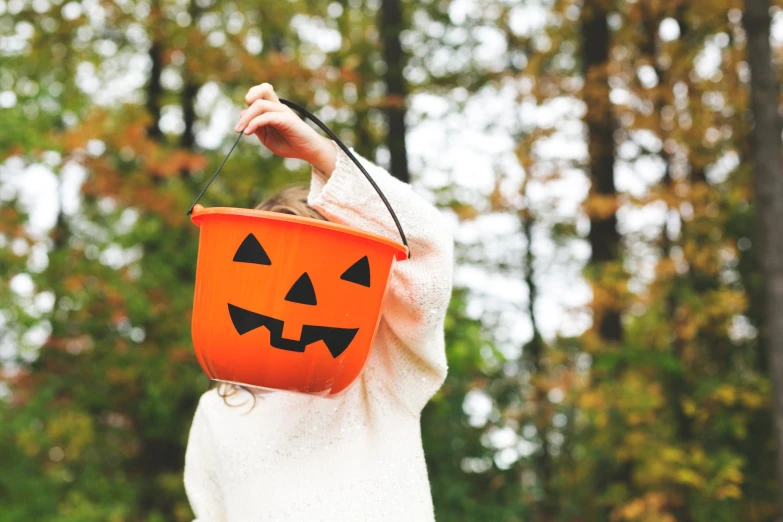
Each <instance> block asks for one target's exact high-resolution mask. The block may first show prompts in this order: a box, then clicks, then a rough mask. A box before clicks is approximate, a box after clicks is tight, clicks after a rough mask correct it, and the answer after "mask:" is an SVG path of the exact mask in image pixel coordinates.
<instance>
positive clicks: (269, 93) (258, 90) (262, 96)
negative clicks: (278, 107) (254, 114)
mask: <svg viewBox="0 0 783 522" xmlns="http://www.w3.org/2000/svg"><path fill="white" fill-rule="evenodd" d="M256 100H268V101H271V102H274V103H280V98H278V97H277V94H275V89H274V87H272V85H270V84H268V83H262V84H261V85H256V86H255V87H251V88H250V90H249V91H247V94H246V95H245V103H247V104H248V105H252V104H253V102H255V101H256Z"/></svg>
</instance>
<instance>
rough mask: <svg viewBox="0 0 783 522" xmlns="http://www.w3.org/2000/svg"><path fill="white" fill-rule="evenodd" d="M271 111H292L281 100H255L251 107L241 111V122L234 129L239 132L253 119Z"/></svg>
mask: <svg viewBox="0 0 783 522" xmlns="http://www.w3.org/2000/svg"><path fill="white" fill-rule="evenodd" d="M270 112H290V111H289V109H288V107H286V106H285V105H283V104H282V103H280V102H272V101H268V100H262V99H258V100H256V101H254V102H253V103H252V104H251V105H250V107H248V108H247V109H245V110H244V111H242V112H241V113H240V116H239V123H237V126H236V127H234V131H236V132H239V131H241V130H242V129H244V128H246V127H247V124H248V123H249V122H250V121H251V120H252V119H253V118H256V117H258V116H260V115H262V114H266V113H270Z"/></svg>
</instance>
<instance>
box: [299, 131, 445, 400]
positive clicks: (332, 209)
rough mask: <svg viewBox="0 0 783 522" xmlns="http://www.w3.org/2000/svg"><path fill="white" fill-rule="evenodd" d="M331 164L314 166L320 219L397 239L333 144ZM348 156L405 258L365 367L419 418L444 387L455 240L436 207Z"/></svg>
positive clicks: (313, 196) (314, 200) (313, 192)
mask: <svg viewBox="0 0 783 522" xmlns="http://www.w3.org/2000/svg"><path fill="white" fill-rule="evenodd" d="M332 143H333V144H334V146H335V148H336V150H337V164H336V167H335V170H334V172H333V173H332V175H331V176H329V177H328V179H326V176H324V174H323V173H322V172H320V171H319V170H318V169H316V168H313V176H312V181H311V187H310V195H309V198H308V203H309V204H310V205H311V206H312V207H313V208H315V209H316V210H318V211H319V212H320V213H321V214H322V215H323V216H324V217H325V218H327V219H328V220H329V221H333V222H335V223H342V224H345V225H349V226H352V227H355V228H358V229H362V230H366V231H369V232H374V233H376V234H379V235H381V236H384V237H387V238H390V239H393V240H396V241H398V242H399V241H400V236H399V232H398V231H397V227H396V226H395V224H394V221H393V220H392V217H391V215H390V214H389V211H388V210H387V209H386V206H385V205H384V204H383V202H382V201H381V199H380V197H379V196H378V194H377V193H376V192H375V190H374V189H373V188H372V185H370V182H369V181H367V179H366V178H365V177H364V175H363V174H362V172H361V171H360V170H359V169H358V167H357V166H356V165H355V164H354V163H353V161H352V160H351V159H350V157H348V155H347V154H345V152H344V151H343V150H342V149H340V148H339V147H338V146H337V144H336V143H335V142H332ZM351 152H352V153H353V154H354V155H355V156H356V157H357V159H358V160H359V161H360V162H361V163H362V165H363V166H364V168H365V169H367V171H368V172H369V174H370V176H372V178H373V179H374V180H375V182H376V183H377V184H378V186H379V187H380V189H381V190H382V191H383V193H384V194H385V195H386V198H387V199H388V200H389V203H390V204H391V206H392V208H393V209H394V211H395V212H396V214H397V217H398V219H399V220H400V224H401V225H402V228H403V230H404V231H405V234H406V236H407V238H408V244H409V247H410V251H411V258H410V259H407V260H403V261H400V262H398V263H397V264H396V266H395V268H394V271H393V272H392V275H391V281H390V287H389V292H388V294H387V296H386V301H385V304H384V309H383V312H382V318H381V323H380V325H379V332H378V336H377V338H376V339H380V338H383V339H385V340H386V341H387V342H385V343H383V342H378V340H376V344H375V347H374V350H375V351H376V352H380V353H374V354H373V356H371V359H370V361H369V362H368V368H367V369H365V374H366V373H367V370H370V367H372V370H373V371H372V378H374V379H380V380H383V381H384V382H382V383H380V384H382V386H383V389H384V390H388V391H389V392H390V393H391V394H393V395H394V396H395V398H397V399H398V400H399V401H400V402H401V403H402V405H403V406H404V407H405V408H406V409H408V410H409V411H410V412H411V413H412V414H415V415H418V414H419V413H420V412H421V410H422V409H423V408H424V405H425V404H426V403H427V401H428V400H429V399H430V398H431V397H432V395H433V394H434V393H435V392H436V391H437V390H438V388H440V386H441V385H442V384H443V380H444V379H445V377H446V371H447V364H446V352H445V342H444V320H445V316H446V308H447V307H448V303H449V299H450V297H451V288H452V270H453V268H452V267H453V239H452V238H451V235H450V232H449V227H448V224H447V223H446V220H445V219H444V217H443V216H442V215H441V214H440V212H438V210H437V209H435V207H433V206H432V205H430V204H429V203H427V202H426V201H425V200H424V199H422V198H421V197H419V196H418V195H416V193H414V192H413V190H412V188H411V187H410V185H407V184H406V183H403V182H401V181H399V180H397V179H396V178H394V177H393V176H391V174H389V173H388V172H387V171H386V170H384V169H383V168H381V167H380V166H378V165H375V164H373V163H372V162H370V161H368V160H367V159H365V158H363V157H362V156H360V155H359V154H357V153H356V152H355V151H353V150H351Z"/></svg>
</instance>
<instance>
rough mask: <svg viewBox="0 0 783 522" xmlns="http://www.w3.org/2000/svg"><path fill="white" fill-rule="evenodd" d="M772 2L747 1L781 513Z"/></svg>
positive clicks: (781, 322)
mask: <svg viewBox="0 0 783 522" xmlns="http://www.w3.org/2000/svg"><path fill="white" fill-rule="evenodd" d="M769 9H770V2H769V0H746V1H745V14H744V18H743V20H744V25H745V30H746V32H747V35H748V63H749V65H750V71H751V75H750V85H751V112H752V114H753V120H754V126H753V130H752V131H751V138H752V142H753V152H752V155H753V166H754V178H755V199H756V216H757V220H758V231H759V237H758V241H759V248H760V250H759V259H760V260H761V265H762V266H761V270H762V277H763V280H764V294H765V295H764V319H763V323H762V325H763V326H762V338H763V339H764V341H765V342H766V349H767V353H768V357H769V370H770V379H771V381H772V389H773V411H774V416H775V425H776V428H777V430H776V439H777V447H778V452H777V469H778V480H779V488H780V492H779V494H778V498H779V499H781V500H780V502H781V506H780V509H781V513H782V514H783V234H781V233H780V229H779V228H778V227H779V226H780V223H783V144H781V131H782V130H783V122H781V118H780V113H779V112H778V111H779V97H780V86H779V84H778V80H777V75H776V73H775V71H774V70H773V64H772V52H771V49H770V44H769V30H770V29H769V27H770V15H769Z"/></svg>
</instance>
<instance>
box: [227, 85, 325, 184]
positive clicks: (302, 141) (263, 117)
mask: <svg viewBox="0 0 783 522" xmlns="http://www.w3.org/2000/svg"><path fill="white" fill-rule="evenodd" d="M245 102H246V103H247V105H248V108H247V109H245V110H244V111H242V112H241V113H240V117H239V123H237V126H236V127H235V128H234V130H235V131H237V132H239V131H242V132H244V133H245V134H247V135H250V134H253V133H255V135H256V136H257V137H258V139H259V141H261V143H263V144H264V146H265V147H266V148H268V149H269V150H270V151H272V152H273V153H274V154H277V155H278V156H282V157H283V158H297V159H301V160H304V161H307V162H308V163H310V164H311V165H313V166H314V167H316V168H317V169H318V170H320V171H321V172H323V173H325V174H326V175H327V176H328V175H330V174H331V173H332V171H333V170H334V167H335V164H336V161H337V157H336V156H337V155H336V152H335V150H334V145H333V144H332V142H331V140H328V139H327V138H324V137H323V136H321V135H320V134H318V133H317V132H316V131H315V130H314V129H313V128H312V127H310V126H309V125H308V124H307V123H305V122H304V121H303V120H302V119H301V118H300V117H299V116H298V115H297V114H296V113H295V112H294V111H293V110H291V109H290V108H289V107H288V106H287V105H283V104H282V103H280V99H279V98H278V97H277V94H275V91H274V88H273V87H272V86H271V85H270V84H268V83H262V84H261V85H256V86H255V87H252V88H251V89H250V90H249V91H248V92H247V95H245Z"/></svg>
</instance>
